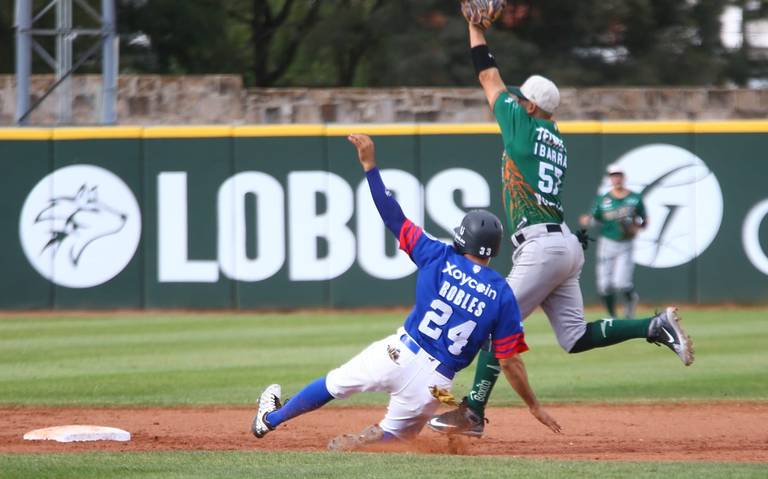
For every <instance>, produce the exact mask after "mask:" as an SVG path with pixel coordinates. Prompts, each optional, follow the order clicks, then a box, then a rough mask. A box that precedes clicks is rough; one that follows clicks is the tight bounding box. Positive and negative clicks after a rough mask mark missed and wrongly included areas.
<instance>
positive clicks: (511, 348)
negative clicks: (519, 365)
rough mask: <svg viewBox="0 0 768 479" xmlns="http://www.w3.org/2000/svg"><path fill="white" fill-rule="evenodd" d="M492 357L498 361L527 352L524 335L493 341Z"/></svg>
mask: <svg viewBox="0 0 768 479" xmlns="http://www.w3.org/2000/svg"><path fill="white" fill-rule="evenodd" d="M493 351H494V355H495V356H496V358H498V359H503V358H510V357H512V356H514V355H515V354H520V353H524V352H526V351H528V345H527V344H525V335H524V334H523V333H516V334H513V335H511V336H507V337H506V338H501V339H494V340H493Z"/></svg>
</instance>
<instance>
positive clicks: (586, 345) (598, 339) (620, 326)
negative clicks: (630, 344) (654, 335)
mask: <svg viewBox="0 0 768 479" xmlns="http://www.w3.org/2000/svg"><path fill="white" fill-rule="evenodd" d="M651 319H653V318H646V319H601V320H599V321H593V322H591V323H587V330H586V331H585V332H584V336H582V337H581V338H579V340H578V341H576V344H574V345H573V348H571V350H570V351H568V352H570V353H580V352H583V351H589V350H590V349H594V348H602V347H605V346H610V345H612V344H616V343H620V342H622V341H626V340H627V339H635V338H647V337H648V328H649V327H650V325H651Z"/></svg>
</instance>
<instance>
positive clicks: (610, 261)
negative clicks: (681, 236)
mask: <svg viewBox="0 0 768 479" xmlns="http://www.w3.org/2000/svg"><path fill="white" fill-rule="evenodd" d="M606 173H607V174H608V178H609V179H610V182H611V189H610V190H609V191H608V192H606V193H605V194H602V195H597V198H595V202H594V204H593V205H592V211H591V213H590V214H588V215H582V216H580V217H579V223H580V224H581V226H583V227H585V228H588V227H590V226H593V225H594V224H596V223H599V224H600V237H599V239H598V241H597V269H596V273H597V274H596V276H597V292H598V294H600V297H601V298H602V300H603V303H605V307H606V309H607V310H608V315H609V316H610V317H612V318H616V317H617V316H616V296H617V295H620V296H621V298H622V299H623V300H624V317H626V318H627V319H632V318H634V317H635V308H636V306H637V301H638V299H639V298H638V295H637V293H636V292H635V286H634V283H633V281H632V273H633V272H634V269H635V262H634V260H633V259H632V250H633V248H632V246H633V244H634V239H635V236H636V235H637V234H638V233H639V232H640V230H641V229H643V228H645V227H646V226H647V225H648V217H647V216H646V214H645V205H644V204H643V197H642V196H640V195H639V194H638V193H635V192H634V191H631V190H629V189H627V188H626V186H625V185H624V183H625V178H626V175H625V174H624V170H623V169H622V168H621V167H620V166H619V165H615V164H614V165H609V166H608V169H607V171H606Z"/></svg>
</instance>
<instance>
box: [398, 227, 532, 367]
mask: <svg viewBox="0 0 768 479" xmlns="http://www.w3.org/2000/svg"><path fill="white" fill-rule="evenodd" d="M400 249H402V250H403V251H405V252H406V253H408V255H409V256H410V257H411V260H412V261H413V262H414V263H415V264H416V266H418V268H419V272H418V275H417V278H416V302H415V304H414V306H413V310H411V312H410V314H409V315H408V318H407V319H406V321H405V330H406V332H407V333H408V335H409V336H410V337H411V338H412V339H414V340H415V341H416V342H417V343H418V344H419V346H421V347H422V349H424V350H425V351H426V352H427V353H429V354H430V355H431V356H433V357H434V358H436V359H437V360H439V361H440V362H441V363H442V364H444V365H445V366H448V367H449V368H451V369H452V370H453V371H459V370H461V369H464V368H465V367H467V366H468V365H469V364H470V363H471V362H472V360H473V359H474V358H475V356H476V355H477V353H478V351H479V350H480V347H481V346H482V345H483V343H484V342H485V341H486V340H487V339H488V337H489V336H491V339H492V341H493V347H494V351H495V354H496V357H497V358H504V357H510V356H513V355H515V354H518V353H522V352H524V351H527V350H528V346H527V345H526V344H525V336H524V333H523V325H522V322H521V321H522V320H521V317H520V310H519V308H518V306H517V301H516V299H515V296H514V294H513V292H512V289H510V287H509V285H508V284H507V282H506V281H505V280H504V278H502V277H501V276H500V275H499V274H498V273H497V272H496V271H494V270H492V269H491V268H489V267H486V266H482V265H479V264H477V263H474V262H472V261H470V260H469V259H467V258H465V257H464V256H463V255H461V254H459V253H457V252H456V250H455V249H454V248H453V247H451V246H448V245H446V244H445V243H443V242H441V241H438V240H436V239H433V238H431V237H430V236H429V235H427V234H425V233H424V231H423V230H422V229H421V228H420V227H418V226H416V225H414V224H413V223H412V222H411V221H409V220H406V221H405V222H404V223H403V226H402V228H401V230H400Z"/></svg>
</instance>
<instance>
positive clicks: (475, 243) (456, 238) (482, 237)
mask: <svg viewBox="0 0 768 479" xmlns="http://www.w3.org/2000/svg"><path fill="white" fill-rule="evenodd" d="M503 233H504V230H503V228H502V227H501V221H499V219H498V218H497V217H496V215H494V214H493V213H490V212H488V211H485V210H472V211H470V212H469V213H467V214H466V215H464V219H462V220H461V225H459V227H458V228H454V230H453V247H454V248H456V251H458V252H459V253H460V254H467V253H468V254H471V255H474V256H479V257H481V258H491V257H493V256H496V255H497V254H498V253H499V246H501V237H502V235H503Z"/></svg>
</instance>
